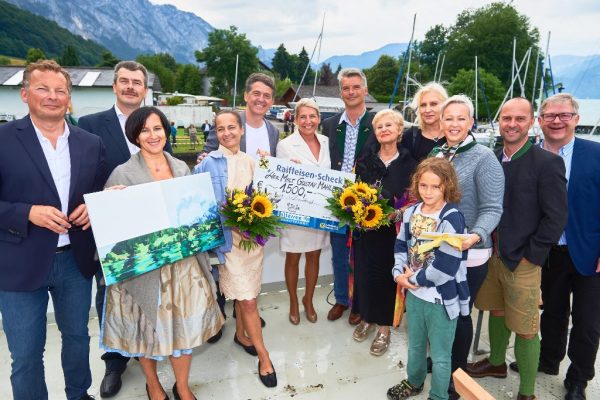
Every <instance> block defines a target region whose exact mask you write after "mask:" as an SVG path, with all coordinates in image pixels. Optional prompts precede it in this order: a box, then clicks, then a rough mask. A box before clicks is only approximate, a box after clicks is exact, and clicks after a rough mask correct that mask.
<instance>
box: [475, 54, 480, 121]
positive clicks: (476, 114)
mask: <svg viewBox="0 0 600 400" xmlns="http://www.w3.org/2000/svg"><path fill="white" fill-rule="evenodd" d="M478 73H479V72H478V70H477V56H475V123H477V121H478V118H477V116H478V115H479V113H478V112H477V108H478V107H477V92H478V90H477V86H478V85H477V74H478Z"/></svg>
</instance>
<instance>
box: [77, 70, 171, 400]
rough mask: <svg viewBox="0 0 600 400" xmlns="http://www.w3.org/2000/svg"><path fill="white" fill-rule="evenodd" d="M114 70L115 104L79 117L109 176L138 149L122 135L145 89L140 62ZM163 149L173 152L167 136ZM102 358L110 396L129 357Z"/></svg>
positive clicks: (100, 292)
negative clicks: (102, 151) (102, 149)
mask: <svg viewBox="0 0 600 400" xmlns="http://www.w3.org/2000/svg"><path fill="white" fill-rule="evenodd" d="M114 71H115V72H114V80H113V92H114V93H115V96H116V101H115V105H114V106H113V107H111V108H109V109H108V110H106V111H101V112H99V113H96V114H90V115H86V116H83V117H81V118H80V119H79V127H80V128H82V129H85V130H86V131H88V132H91V133H93V134H95V135H97V136H99V137H100V138H101V139H102V142H103V143H104V146H106V164H107V167H108V173H109V175H110V173H111V172H112V171H113V170H114V169H115V168H116V167H117V166H119V165H121V164H123V163H124V162H125V161H127V160H129V158H130V157H131V155H132V154H135V153H137V152H138V151H139V150H140V149H139V147H137V146H134V145H133V144H131V142H129V140H127V138H126V137H125V122H126V121H127V117H129V115H130V114H131V113H132V112H134V111H135V110H137V109H138V108H140V106H141V105H142V103H143V102H144V99H145V97H146V93H147V92H148V71H147V70H146V68H145V67H144V66H143V65H142V64H140V63H138V62H136V61H121V62H120V63H118V64H117V65H116V66H115V70H114ZM165 151H168V152H169V153H171V152H172V151H171V145H170V144H169V140H168V139H167V143H166V144H165ZM96 283H97V291H96V311H97V312H98V319H99V320H100V324H102V308H103V306H104V294H105V292H106V286H105V285H104V280H103V278H102V271H99V272H98V274H97V276H96ZM102 359H103V360H104V362H105V364H106V371H105V374H104V378H103V379H102V383H101V384H100V396H101V397H112V396H114V395H116V394H117V393H118V392H119V390H120V389H121V384H122V381H121V375H122V374H123V372H125V369H126V368H127V362H128V361H129V357H123V356H122V355H120V354H119V353H113V352H106V353H104V354H103V355H102Z"/></svg>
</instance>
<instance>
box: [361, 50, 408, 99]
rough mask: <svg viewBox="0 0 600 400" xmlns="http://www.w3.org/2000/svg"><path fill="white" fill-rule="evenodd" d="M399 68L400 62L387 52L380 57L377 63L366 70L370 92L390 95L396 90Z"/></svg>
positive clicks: (376, 94)
mask: <svg viewBox="0 0 600 400" xmlns="http://www.w3.org/2000/svg"><path fill="white" fill-rule="evenodd" d="M399 68H400V64H399V63H398V61H397V60H396V59H395V58H393V57H391V56H388V55H385V54H384V55H382V56H381V57H379V60H377V63H376V64H375V65H373V66H372V67H371V68H369V69H367V70H365V75H366V76H367V82H368V85H369V92H370V93H371V94H372V95H373V96H377V97H379V96H388V97H389V96H390V95H391V94H392V90H394V83H395V82H396V75H398V70H399Z"/></svg>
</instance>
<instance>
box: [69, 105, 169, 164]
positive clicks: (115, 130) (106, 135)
mask: <svg viewBox="0 0 600 400" xmlns="http://www.w3.org/2000/svg"><path fill="white" fill-rule="evenodd" d="M78 125H79V127H80V128H81V129H83V130H86V131H88V132H90V133H93V134H94V135H98V136H100V138H101V139H102V142H103V143H104V146H106V165H107V166H108V170H109V171H108V172H109V174H110V173H111V172H112V171H113V170H114V169H115V168H116V167H117V166H119V165H121V164H123V163H124V162H125V161H127V160H129V158H130V157H131V153H129V148H128V147H127V142H126V141H125V140H126V139H125V135H124V134H123V131H122V130H121V124H119V117H117V112H116V110H115V107H114V106H113V107H111V108H109V109H108V110H106V111H101V112H98V113H95V114H90V115H85V116H83V117H81V118H79V122H78ZM166 135H167V143H166V144H165V148H164V150H165V151H166V152H169V153H171V154H173V150H172V149H171V143H170V142H169V135H170V132H166Z"/></svg>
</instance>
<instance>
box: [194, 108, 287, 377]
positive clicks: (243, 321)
mask: <svg viewBox="0 0 600 400" xmlns="http://www.w3.org/2000/svg"><path fill="white" fill-rule="evenodd" d="M215 128H216V134H217V139H218V141H219V148H218V149H217V150H215V151H211V152H210V153H209V154H208V155H207V156H206V157H204V159H203V160H202V162H201V163H200V164H198V165H197V166H196V167H195V168H194V173H201V172H208V173H210V175H211V178H212V184H213V189H214V193H215V197H216V198H217V203H219V204H222V203H223V202H224V201H225V196H226V195H227V194H226V190H227V189H245V188H246V187H247V186H249V185H250V184H251V183H252V178H253V176H254V165H255V162H254V159H253V158H252V157H250V156H249V155H247V154H245V153H244V152H243V151H242V150H241V148H240V146H241V139H242V136H243V135H244V127H243V124H242V118H241V116H240V115H239V114H238V113H236V112H234V111H221V112H220V113H219V114H217V116H216V118H215ZM267 154H268V153H267V152H266V151H264V152H263V153H262V154H261V155H262V156H266V155H267ZM223 233H224V236H225V243H224V244H223V245H222V246H221V247H219V248H218V249H217V250H216V253H217V257H218V259H219V262H220V264H219V267H218V268H219V283H220V290H221V291H222V292H223V294H224V295H225V297H227V298H229V299H235V300H237V301H235V302H234V307H235V309H236V316H237V318H236V321H235V334H234V335H233V341H234V342H235V343H236V344H237V345H239V346H240V347H242V348H243V349H244V351H245V352H246V353H248V354H250V355H252V356H255V357H258V377H259V379H260V381H261V382H262V383H263V384H264V385H265V386H267V387H275V386H277V375H276V373H275V368H274V367H273V363H272V362H271V359H270V357H269V353H268V351H267V349H266V347H265V343H264V341H263V336H262V329H261V320H260V315H259V313H258V306H257V301H256V298H257V297H258V294H259V293H260V287H261V282H262V270H263V259H264V247H262V246H257V247H255V248H254V249H252V250H250V251H246V250H245V249H243V248H242V247H240V245H239V243H240V240H241V236H240V232H239V231H238V230H234V229H231V228H230V227H226V226H224V228H223Z"/></svg>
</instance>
